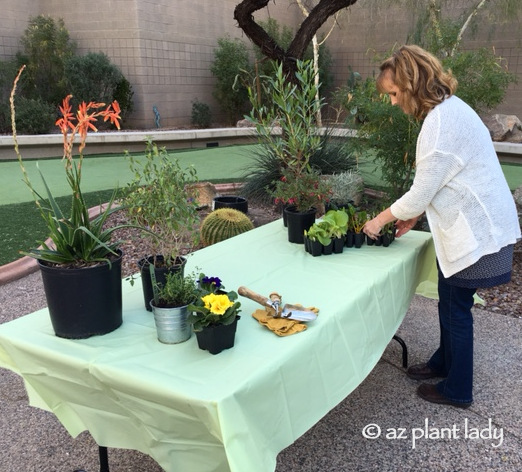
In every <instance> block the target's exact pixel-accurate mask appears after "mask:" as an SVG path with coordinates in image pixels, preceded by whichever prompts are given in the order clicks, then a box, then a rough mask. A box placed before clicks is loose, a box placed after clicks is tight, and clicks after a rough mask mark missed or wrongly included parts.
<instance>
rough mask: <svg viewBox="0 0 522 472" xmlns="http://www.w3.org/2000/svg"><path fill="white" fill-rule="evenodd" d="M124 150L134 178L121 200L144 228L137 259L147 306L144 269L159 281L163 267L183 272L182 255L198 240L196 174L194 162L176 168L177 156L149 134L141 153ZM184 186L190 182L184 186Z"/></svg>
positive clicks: (148, 293) (148, 290) (148, 281)
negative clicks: (144, 244) (144, 249)
mask: <svg viewBox="0 0 522 472" xmlns="http://www.w3.org/2000/svg"><path fill="white" fill-rule="evenodd" d="M126 156H127V157H128V159H129V163H130V169H131V171H132V173H133V174H134V178H133V180H132V181H131V182H130V183H129V184H128V186H127V188H126V191H125V197H124V199H123V201H124V203H125V207H126V209H127V210H126V211H127V213H128V215H129V218H130V221H131V222H132V223H133V224H136V225H139V226H142V227H144V228H146V229H147V230H148V231H144V233H143V237H144V238H146V240H147V241H148V243H149V247H150V248H151V252H150V253H148V254H144V256H143V258H141V259H140V260H139V261H138V267H139V269H140V272H141V281H142V286H143V299H144V304H145V308H146V309H147V310H149V311H150V310H151V308H150V304H149V302H150V300H151V299H152V296H153V287H152V283H151V278H150V276H149V272H150V271H151V270H154V271H155V278H156V280H157V282H158V283H160V284H163V283H165V280H166V274H167V273H168V272H181V274H182V275H183V271H184V267H185V264H186V255H187V254H189V253H190V252H192V250H193V249H194V247H195V246H196V245H197V244H198V242H199V215H198V202H197V195H195V193H194V192H195V191H194V188H195V187H194V186H193V185H194V183H197V182H198V178H197V174H196V170H195V168H194V167H192V166H190V167H187V168H186V169H183V168H181V166H180V164H179V161H178V160H177V159H176V158H174V157H173V156H169V154H168V152H167V150H166V149H165V148H158V146H157V145H156V144H155V143H154V142H153V140H152V138H150V137H148V138H147V140H146V148H145V158H144V159H143V158H141V159H140V158H139V157H136V156H132V155H131V154H129V153H128V152H127V153H126ZM188 186H192V190H191V191H190V192H188V191H187V187H188Z"/></svg>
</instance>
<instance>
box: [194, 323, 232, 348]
mask: <svg viewBox="0 0 522 472" xmlns="http://www.w3.org/2000/svg"><path fill="white" fill-rule="evenodd" d="M240 319H241V317H240V316H236V318H235V319H234V321H233V322H232V323H231V324H229V325H215V326H208V327H206V328H203V330H202V331H197V332H196V339H197V340H198V347H199V348H200V349H203V350H205V351H208V352H210V354H219V353H220V352H221V351H223V350H225V349H230V348H231V347H233V346H234V341H235V337H236V328H237V322H238V321H239V320H240Z"/></svg>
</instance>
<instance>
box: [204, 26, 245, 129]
mask: <svg viewBox="0 0 522 472" xmlns="http://www.w3.org/2000/svg"><path fill="white" fill-rule="evenodd" d="M241 70H245V71H250V70H251V65H250V60H249V57H248V48H247V47H246V46H245V44H244V43H243V42H242V41H241V40H239V39H231V38H230V37H228V36H225V37H223V38H219V39H218V47H217V49H216V50H215V51H214V62H213V63H212V66H211V68H210V71H211V72H212V74H213V75H214V76H215V77H216V85H215V88H214V92H213V95H214V98H215V99H216V101H217V102H218V103H219V104H220V105H221V107H222V108H223V110H224V111H225V113H226V115H227V119H228V121H229V122H230V123H234V124H235V123H236V121H237V120H238V119H239V118H241V117H242V116H243V114H244V113H245V112H246V111H247V110H248V94H247V90H246V88H245V87H244V86H243V85H242V84H237V83H235V82H236V77H237V75H238V74H239V73H240V71H241Z"/></svg>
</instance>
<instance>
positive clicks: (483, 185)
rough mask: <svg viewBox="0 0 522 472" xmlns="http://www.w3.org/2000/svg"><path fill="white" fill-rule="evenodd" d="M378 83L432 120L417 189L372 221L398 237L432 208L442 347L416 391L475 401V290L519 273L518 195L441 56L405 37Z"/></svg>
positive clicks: (424, 135) (412, 373) (370, 231)
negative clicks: (388, 226) (457, 92)
mask: <svg viewBox="0 0 522 472" xmlns="http://www.w3.org/2000/svg"><path fill="white" fill-rule="evenodd" d="M380 70H381V72H380V75H379V77H378V79H377V86H378V89H379V91H380V92H382V93H386V94H388V95H389V97H390V100H391V103H392V104H393V105H398V106H399V107H400V108H401V109H402V110H403V111H404V113H407V114H409V115H412V116H414V117H415V118H416V119H418V120H424V122H423V125H422V128H421V131H420V133H419V137H418V140H417V154H416V171H415V178H414V181H413V185H412V186H411V188H410V190H409V191H408V192H407V193H406V194H404V195H403V196H402V197H401V198H400V199H398V200H397V201H396V202H395V203H393V204H392V205H391V206H390V207H389V208H387V209H386V210H384V211H383V212H381V213H380V214H379V215H377V216H376V217H375V218H373V219H372V220H370V221H368V222H367V223H366V225H365V227H364V232H365V233H366V234H367V235H368V236H369V237H371V238H376V237H377V236H378V234H379V232H380V231H381V229H382V227H383V226H384V225H385V224H387V223H390V222H392V221H395V220H397V223H396V226H397V237H400V236H402V235H403V234H405V233H406V232H407V231H409V230H410V229H411V228H413V227H414V226H415V223H416V222H417V219H418V218H419V216H420V215H422V214H423V213H426V217H427V219H428V223H429V225H430V229H431V232H432V236H433V241H434V244H435V252H436V255H437V267H438V275H439V282H438V293H439V304H438V310H439V322H440V331H441V335H440V346H439V348H438V349H437V351H436V352H435V353H434V354H433V355H432V356H431V358H430V359H429V360H428V362H427V363H424V364H418V365H414V366H412V367H410V368H409V369H408V372H407V375H408V376H409V377H410V378H412V379H416V380H425V379H431V378H438V377H439V378H442V380H441V381H439V383H437V384H435V385H434V384H430V383H423V384H421V385H420V386H419V387H418V389H417V394H418V395H419V396H420V397H421V398H423V399H424V400H427V401H429V402H433V403H441V404H448V405H453V406H457V407H461V408H467V407H469V406H470V405H471V403H472V401H473V396H472V386H473V317H472V314H471V307H472V306H473V295H474V294H475V291H476V289H477V288H479V287H482V288H484V287H492V286H494V285H499V284H503V283H506V282H508V281H509V280H510V278H511V266H512V261H513V245H514V244H515V242H516V241H517V239H519V238H520V225H519V223H518V217H517V211H516V207H515V203H514V200H513V197H512V195H511V192H510V190H509V187H508V185H507V183H506V180H505V178H504V175H503V173H502V169H501V167H500V164H499V162H498V158H497V155H496V153H495V150H494V148H493V143H492V142H491V138H490V135H489V132H488V130H487V128H486V127H485V125H484V124H483V123H482V121H481V119H480V118H479V117H478V115H477V114H476V113H475V112H474V111H473V110H472V109H471V108H470V107H469V106H468V105H467V104H466V103H464V102H463V101H462V100H460V99H459V98H458V97H456V96H455V95H454V92H455V89H456V88H457V81H456V80H455V78H454V77H453V76H452V75H451V72H446V71H444V70H443V69H442V66H441V64H440V62H439V61H438V59H437V58H435V57H434V56H432V55H431V54H429V53H428V52H426V51H424V50H423V49H421V48H420V47H418V46H403V47H401V48H400V49H399V50H398V51H397V52H396V53H395V54H394V55H393V56H392V57H390V58H389V59H387V60H386V61H384V62H383V63H382V64H381V67H380Z"/></svg>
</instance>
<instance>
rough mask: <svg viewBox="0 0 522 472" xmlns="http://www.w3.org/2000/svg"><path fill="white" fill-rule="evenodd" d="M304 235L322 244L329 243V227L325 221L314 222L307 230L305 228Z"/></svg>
mask: <svg viewBox="0 0 522 472" xmlns="http://www.w3.org/2000/svg"><path fill="white" fill-rule="evenodd" d="M305 236H307V237H308V239H309V240H310V241H319V242H320V243H321V244H322V245H323V246H327V245H328V244H330V241H331V237H330V228H329V223H328V222H326V221H317V222H315V223H314V224H313V225H312V226H310V228H308V230H305Z"/></svg>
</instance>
